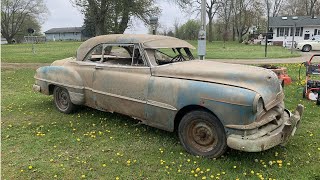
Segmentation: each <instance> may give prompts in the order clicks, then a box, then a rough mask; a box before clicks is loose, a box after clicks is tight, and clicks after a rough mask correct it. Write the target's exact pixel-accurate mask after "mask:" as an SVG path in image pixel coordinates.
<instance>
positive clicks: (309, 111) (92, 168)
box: [1, 64, 320, 180]
mask: <svg viewBox="0 0 320 180" xmlns="http://www.w3.org/2000/svg"><path fill="white" fill-rule="evenodd" d="M284 66H286V67H288V68H289V74H290V75H291V77H292V78H293V79H294V80H295V82H294V83H293V84H292V85H290V86H288V87H286V88H285V94H286V100H285V102H286V105H287V108H288V109H290V110H293V109H294V108H295V106H296V105H297V104H298V103H302V104H304V106H305V107H306V109H305V113H304V116H303V119H302V122H301V126H300V128H299V129H298V130H297V132H296V135H295V136H294V137H293V138H292V139H291V140H290V141H289V143H288V144H287V145H286V147H280V146H278V147H275V148H273V149H270V150H267V151H265V152H261V153H245V152H240V151H235V150H230V149H229V150H228V151H227V152H226V154H225V155H224V156H223V157H221V158H218V159H207V158H202V157H196V156H192V155H189V154H187V153H186V152H185V151H184V149H183V148H182V146H181V145H180V143H179V140H178V137H177V134H175V133H169V132H165V131H162V130H158V129H155V128H151V127H147V126H145V125H140V124H137V122H136V121H134V120H132V119H131V118H128V117H126V116H122V115H119V114H111V113H105V112H100V111H97V110H93V109H90V108H81V109H80V110H79V111H78V112H77V113H75V114H71V115H66V114H62V113H59V112H58V111H57V110H56V109H55V107H54V105H53V101H52V97H48V96H45V95H42V94H39V93H35V92H33V91H32V90H31V87H32V84H33V83H34V79H33V75H34V73H35V72H34V70H30V69H21V70H2V81H1V85H2V89H1V90H2V99H1V101H2V106H1V112H2V115H1V116H2V120H1V132H2V135H1V146H2V147H1V148H2V152H1V165H2V166H1V172H2V173H1V179H3V180H5V179H7V180H11V179H81V178H82V179H118V178H119V179H204V178H206V179H211V178H213V179H236V178H239V179H262V178H264V179H269V178H271V179H319V178H320V172H319V169H320V163H319V162H320V141H319V139H320V130H319V127H320V121H319V117H320V111H319V108H320V107H319V106H316V105H315V103H314V102H310V101H307V100H303V99H302V91H301V89H300V87H301V86H299V85H298V82H297V81H296V80H297V76H298V65H296V64H292V65H284Z"/></svg>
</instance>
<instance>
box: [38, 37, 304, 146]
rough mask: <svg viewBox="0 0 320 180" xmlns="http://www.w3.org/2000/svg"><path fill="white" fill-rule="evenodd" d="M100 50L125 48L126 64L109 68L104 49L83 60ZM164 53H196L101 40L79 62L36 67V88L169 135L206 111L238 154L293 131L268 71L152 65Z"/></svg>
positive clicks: (154, 41)
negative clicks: (188, 116) (60, 92)
mask: <svg viewBox="0 0 320 180" xmlns="http://www.w3.org/2000/svg"><path fill="white" fill-rule="evenodd" d="M101 44H102V45H101ZM128 44H130V47H128ZM131 44H132V46H131ZM99 45H101V47H102V48H105V47H108V45H110V46H111V45H112V46H115V47H120V48H121V47H125V48H126V51H127V53H129V55H130V58H128V57H125V58H124V57H120V58H116V59H112V61H108V58H114V57H115V55H114V54H112V53H111V54H108V55H107V56H105V53H106V50H103V53H102V54H101V55H99V54H98V55H99V56H98V57H101V59H95V60H94V61H93V60H92V61H90V60H88V59H90V58H88V56H91V57H93V55H94V57H96V56H97V54H96V52H95V51H96V50H94V48H96V47H97V46H99ZM161 47H167V48H177V49H179V51H180V49H183V48H184V49H188V48H193V46H192V45H190V44H189V43H187V42H185V41H182V40H179V39H176V38H171V37H164V36H151V35H107V36H99V37H96V38H92V39H90V40H88V41H86V42H84V43H83V44H82V45H81V46H80V47H79V49H78V51H77V57H76V58H67V59H64V60H59V61H55V62H54V63H52V65H51V66H45V67H41V68H39V69H38V70H37V72H36V75H35V79H36V83H35V85H34V87H33V89H34V90H35V91H37V92H41V93H43V94H46V95H51V94H52V92H53V87H54V86H61V87H64V88H66V89H67V90H68V93H69V95H70V99H71V101H72V103H74V104H76V105H85V106H89V107H92V108H95V109H99V110H102V111H107V112H117V113H121V114H125V115H128V116H130V117H133V118H135V119H138V120H140V121H141V122H142V123H144V124H147V125H150V126H153V127H157V128H160V129H163V130H166V131H174V130H175V128H176V127H177V125H178V124H179V122H180V120H181V117H182V116H183V115H184V114H183V113H187V112H190V111H192V108H202V109H206V110H208V111H209V112H211V113H212V114H214V116H216V117H217V118H218V119H219V121H220V122H221V123H222V124H223V126H224V130H225V132H226V135H227V142H228V146H229V147H231V148H234V149H238V150H242V151H249V152H256V151H262V150H266V149H269V148H271V147H274V146H276V145H278V144H281V143H284V142H286V141H287V139H288V138H286V137H288V136H287V134H292V132H293V131H295V130H293V129H294V128H296V126H297V124H298V122H299V121H300V119H301V116H302V111H303V107H300V106H299V107H300V109H299V111H298V110H297V111H296V112H294V113H293V114H294V118H293V116H291V114H290V113H289V112H288V111H286V110H285V107H284V103H283V100H284V94H283V90H282V87H281V85H280V84H279V82H278V78H277V76H276V75H275V74H274V73H273V72H272V71H270V70H266V69H263V68H259V67H252V66H245V65H235V64H225V63H218V62H209V61H199V60H192V61H183V62H174V63H168V64H165V65H156V64H155V62H156V61H155V60H156V57H155V51H156V49H157V48H161ZM138 51H139V52H140V53H139V56H137V57H136V56H135V53H136V52H138ZM90 53H91V54H90ZM94 53H95V54H94ZM122 54H123V53H122ZM105 57H107V59H106V58H105ZM135 58H136V59H135ZM139 58H140V59H139ZM151 61H153V62H151ZM110 62H113V63H110ZM114 62H115V63H114ZM188 107H192V108H191V109H190V108H188ZM283 134H284V135H283ZM293 134H294V133H293ZM262 142H263V144H261V143H262Z"/></svg>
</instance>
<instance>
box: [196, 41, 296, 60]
mask: <svg viewBox="0 0 320 180" xmlns="http://www.w3.org/2000/svg"><path fill="white" fill-rule="evenodd" d="M190 43H191V44H192V45H193V46H194V47H196V48H197V41H190ZM264 48H265V47H264V46H261V45H245V44H239V43H238V42H232V41H231V42H226V46H225V48H223V42H222V41H214V42H211V43H209V42H208V43H207V54H206V58H207V59H261V58H265V50H264ZM193 54H194V56H195V57H198V55H197V51H196V50H195V51H193ZM267 55H268V56H267V57H268V58H289V57H299V56H300V54H299V53H298V52H294V53H293V54H291V51H290V50H287V49H284V48H283V47H281V46H268V54H267Z"/></svg>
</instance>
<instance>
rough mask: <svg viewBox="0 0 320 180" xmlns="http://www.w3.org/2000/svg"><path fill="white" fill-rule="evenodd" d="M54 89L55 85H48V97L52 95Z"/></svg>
mask: <svg viewBox="0 0 320 180" xmlns="http://www.w3.org/2000/svg"><path fill="white" fill-rule="evenodd" d="M54 87H55V85H54V84H50V85H49V88H48V89H49V95H52V94H53V90H54Z"/></svg>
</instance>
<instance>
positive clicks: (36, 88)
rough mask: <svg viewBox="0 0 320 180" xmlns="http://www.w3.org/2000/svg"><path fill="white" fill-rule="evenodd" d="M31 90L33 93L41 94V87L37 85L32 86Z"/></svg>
mask: <svg viewBox="0 0 320 180" xmlns="http://www.w3.org/2000/svg"><path fill="white" fill-rule="evenodd" d="M32 89H33V91H35V92H41V87H40V86H39V85H36V84H34V85H33V86H32Z"/></svg>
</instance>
